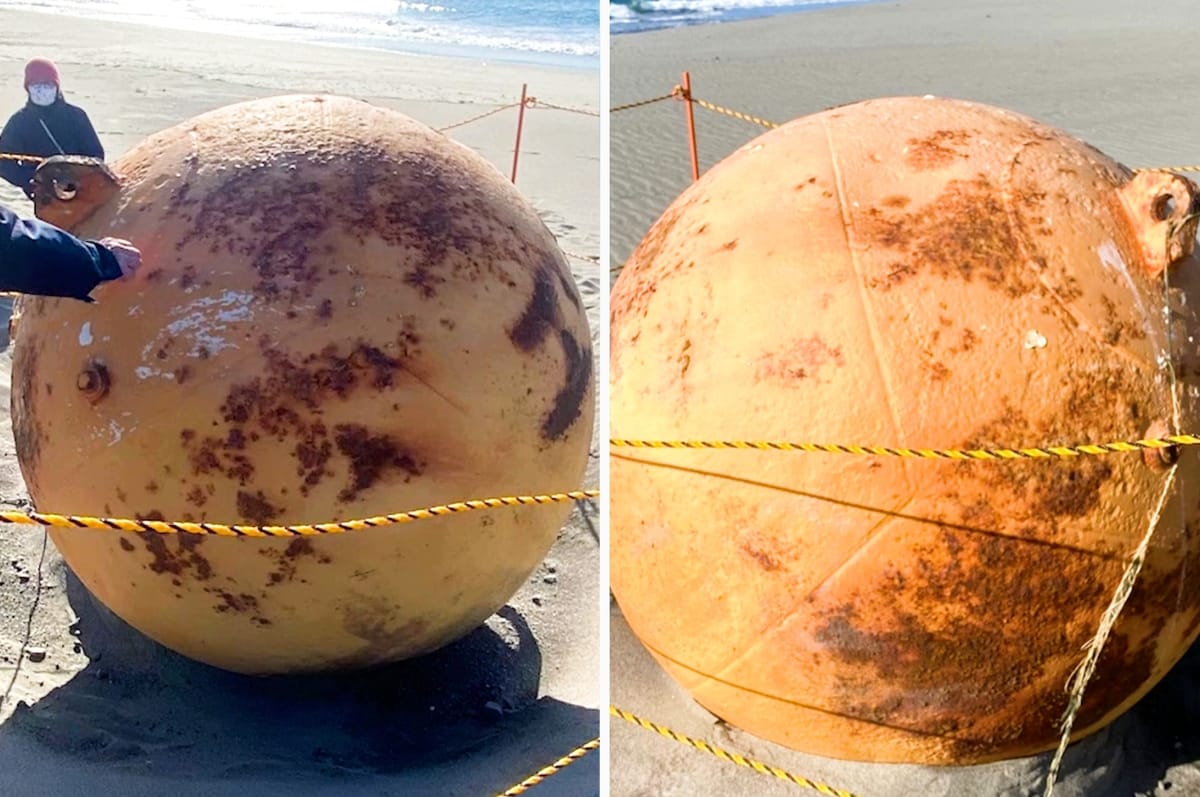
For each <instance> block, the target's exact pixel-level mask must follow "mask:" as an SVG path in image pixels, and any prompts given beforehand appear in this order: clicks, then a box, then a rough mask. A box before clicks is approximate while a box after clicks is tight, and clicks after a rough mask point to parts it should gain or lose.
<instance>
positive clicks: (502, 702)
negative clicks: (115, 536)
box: [0, 571, 599, 797]
mask: <svg viewBox="0 0 1200 797" xmlns="http://www.w3.org/2000/svg"><path fill="white" fill-rule="evenodd" d="M67 598H68V600H69V601H70V603H71V606H72V607H73V609H74V610H75V612H76V614H77V615H78V617H79V620H78V622H77V623H76V624H75V625H74V626H72V634H74V635H75V636H76V637H77V639H78V644H79V645H80V646H81V647H82V649H83V651H84V652H85V653H86V654H87V656H88V658H89V659H90V662H89V664H88V665H87V666H86V667H84V669H83V670H81V671H80V672H79V673H78V674H77V675H75V677H74V678H72V679H71V680H70V681H69V682H68V683H67V684H65V685H64V686H62V687H60V688H58V689H56V690H54V691H53V692H51V693H49V694H48V695H46V697H44V698H43V699H41V700H40V701H38V702H37V703H36V704H35V705H34V706H32V707H29V706H26V705H24V704H22V705H19V706H18V707H17V710H16V711H15V713H14V714H13V716H12V717H11V719H10V720H9V721H8V722H6V723H5V724H4V725H0V769H8V768H10V767H20V768H24V769H25V771H24V772H23V774H22V783H24V784H26V785H27V786H28V787H29V788H31V789H32V790H31V791H30V792H29V793H30V794H48V793H53V792H51V791H46V790H45V789H39V788H38V784H39V775H38V772H37V769H38V766H39V765H40V764H39V765H35V766H30V765H29V762H28V761H27V759H28V758H29V756H28V755H27V753H25V752H22V751H27V750H28V749H29V743H30V742H33V743H35V744H36V746H37V747H38V748H41V749H43V750H45V751H46V752H47V753H49V754H50V755H47V756H44V757H41V756H39V757H38V758H39V759H42V758H44V759H45V760H46V761H48V762H50V763H48V764H46V765H45V766H47V767H49V766H52V765H53V760H52V759H60V760H62V759H66V760H69V761H71V762H73V763H81V764H92V765H102V766H103V768H104V770H105V772H106V774H107V773H111V772H112V771H114V770H117V771H124V772H127V773H128V774H129V776H130V777H131V778H136V779H140V778H141V777H146V776H150V777H155V778H168V779H172V780H174V779H181V780H185V779H189V778H191V777H196V778H201V777H202V778H203V779H204V780H205V781H207V782H210V783H211V781H212V779H214V778H216V779H218V780H223V781H226V782H228V783H229V785H233V783H235V782H237V781H239V780H241V779H245V778H251V779H253V780H254V781H256V782H259V781H261V780H262V779H264V778H271V777H273V776H278V777H279V778H280V783H279V787H280V791H279V793H281V794H289V795H290V794H294V793H295V792H294V790H292V789H290V788H285V786H284V781H295V782H297V783H305V784H308V785H309V786H312V785H313V781H314V780H318V781H322V782H323V783H322V784H321V788H320V789H319V793H324V790H326V789H329V790H333V789H338V790H339V792H340V791H341V789H340V786H350V785H351V781H355V780H364V779H365V780H367V781H369V782H370V783H371V784H373V789H374V790H373V791H372V792H371V793H373V794H413V793H420V794H426V793H428V794H444V795H459V794H461V795H472V797H475V796H477V795H484V794H495V793H497V792H500V791H503V790H504V789H506V788H507V787H509V786H511V785H513V783H515V782H517V781H519V780H521V779H522V778H524V777H526V776H527V775H529V774H531V773H533V772H535V771H537V770H538V769H540V768H541V767H543V766H546V765H547V764H549V763H550V762H552V761H554V760H556V759H558V758H559V757H561V756H562V755H564V754H565V753H567V752H568V751H569V750H571V749H572V748H574V747H576V746H578V745H581V744H583V743H585V742H587V741H588V740H590V739H592V738H595V737H596V736H597V735H598V734H599V717H598V712H597V711H595V710H594V709H588V708H584V707H581V706H576V705H571V704H568V703H564V702H561V701H558V700H554V699H550V698H542V699H539V698H538V686H539V682H540V677H541V670H542V661H541V652H540V650H539V648H538V644H537V642H536V640H535V639H534V637H533V635H532V633H531V631H530V629H529V626H528V625H527V624H526V621H525V618H524V617H522V616H521V614H520V613H518V612H517V611H516V610H515V609H513V608H512V607H509V606H506V607H504V608H503V609H501V610H500V612H499V613H498V614H496V615H494V616H493V617H492V618H490V619H489V620H488V623H487V624H486V625H484V626H481V627H480V628H478V629H476V630H475V631H473V632H472V633H471V634H469V635H468V636H467V637H465V638H464V639H462V640H460V641H458V642H456V643H454V644H452V645H450V646H448V647H446V648H444V649H442V650H439V651H437V652H434V653H432V654H429V655H427V656H424V657H421V658H419V659H414V660H411V661H406V662H401V663H399V664H394V665H388V666H386V667H380V668H377V669H374V670H369V671H361V672H355V673H348V674H345V673H344V674H338V675H322V676H286V677H285V676H277V677H251V676H242V675H236V674H233V673H229V672H225V671H222V670H218V669H215V668H212V667H209V666H207V665H204V664H200V663H197V662H194V661H192V660H190V659H187V658H184V657H183V656H180V655H178V654H175V653H173V652H171V651H169V650H167V649H166V648H164V647H162V646H160V645H158V644H157V643H155V642H153V641H152V640H150V639H149V638H147V637H145V636H143V635H142V634H141V633H140V632H138V631H136V630H134V629H133V628H132V627H130V626H129V625H128V624H126V623H125V622H124V621H122V620H121V619H120V618H118V617H117V616H115V615H114V614H112V613H111V612H110V611H109V610H108V609H106V608H105V607H104V606H103V605H101V604H100V603H99V602H98V601H96V600H95V599H94V598H93V597H92V596H91V595H90V593H88V591H87V590H86V588H84V587H83V586H82V585H81V583H80V582H79V580H78V579H77V578H75V576H74V574H72V573H70V572H69V571H68V574H67ZM6 748H8V752H6ZM588 758H596V755H595V754H593V755H591V756H589V757H588ZM577 766H578V769H579V771H578V772H572V773H570V775H571V777H567V774H566V773H564V774H563V775H562V776H559V777H561V778H562V783H561V786H567V785H568V784H573V785H572V787H571V789H570V790H569V791H561V790H559V789H557V788H547V789H545V791H544V794H546V795H553V794H556V793H557V794H580V795H583V794H591V793H597V792H598V786H597V785H596V778H597V776H598V774H597V773H598V768H597V767H598V764H597V763H596V762H594V761H590V762H588V763H587V765H584V764H583V763H582V762H581V764H580V765H577ZM575 768H576V767H575V766H573V767H571V769H575ZM589 773H590V774H589ZM587 777H590V778H591V780H590V781H589V780H587ZM557 779H558V778H555V780H557ZM48 782H49V780H48V781H47V783H48ZM550 785H551V783H547V786H550ZM81 788H83V787H82V786H81ZM131 791H132V790H131ZM356 791H357V790H356ZM79 793H81V794H82V793H84V792H83V791H80V792H79ZM139 793H140V792H139ZM253 793H256V794H257V793H259V792H258V791H254V792H253ZM272 793H274V792H273V791H272ZM306 793H307V792H306Z"/></svg>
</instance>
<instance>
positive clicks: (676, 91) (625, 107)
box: [608, 86, 683, 113]
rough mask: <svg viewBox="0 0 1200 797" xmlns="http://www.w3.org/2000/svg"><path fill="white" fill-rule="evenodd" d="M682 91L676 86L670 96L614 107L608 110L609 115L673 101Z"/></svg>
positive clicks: (664, 95) (665, 95) (663, 95)
mask: <svg viewBox="0 0 1200 797" xmlns="http://www.w3.org/2000/svg"><path fill="white" fill-rule="evenodd" d="M682 91H683V89H681V88H680V87H679V86H676V87H675V88H674V89H672V90H671V93H670V94H662V95H659V96H657V97H651V98H650V99H648V100H638V101H637V102H627V103H625V104H624V105H614V106H613V107H611V108H609V109H608V112H609V113H620V112H621V111H628V110H630V109H633V108H641V107H642V106H644V105H653V104H654V103H656V102H662V101H663V100H672V99H675V98H676V97H678V96H679V95H680V93H681V92H682Z"/></svg>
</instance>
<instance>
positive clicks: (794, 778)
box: [608, 706, 854, 797]
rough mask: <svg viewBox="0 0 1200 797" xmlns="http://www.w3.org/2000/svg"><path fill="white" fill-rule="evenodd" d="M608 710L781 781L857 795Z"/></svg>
mask: <svg viewBox="0 0 1200 797" xmlns="http://www.w3.org/2000/svg"><path fill="white" fill-rule="evenodd" d="M608 711H609V713H610V714H612V715H613V716H614V717H620V718H621V719H623V720H625V721H626V722H628V723H631V724H633V725H637V726H638V727H639V728H645V729H646V730H648V731H654V732H655V733H657V734H658V735H659V736H664V737H666V738H668V739H672V740H674V741H676V742H679V743H681V744H685V745H687V746H688V747H692V748H694V749H696V750H699V751H701V752H703V753H708V754H709V755H713V756H716V757H717V758H719V759H721V760H722V761H728V762H729V763H731V764H737V765H738V766H740V767H746V768H747V769H753V770H754V771H755V772H757V773H759V774H760V775H771V776H773V777H776V778H779V779H780V780H784V781H787V782H788V783H792V784H795V785H796V786H800V787H802V788H805V789H812V790H813V791H817V792H820V793H821V794H824V795H827V797H854V795H853V794H851V793H850V792H848V791H844V790H842V789H835V788H834V787H832V786H826V785H825V784H824V783H817V782H816V781H813V780H809V779H808V778H805V777H801V776H800V775H793V774H792V773H791V772H788V771H787V770H785V769H780V768H779V767H773V766H771V765H770V764H764V763H763V762H761V761H755V760H754V759H752V758H746V757H745V756H743V755H739V754H738V753H730V752H729V751H727V750H723V749H721V748H720V747H717V746H716V745H713V744H709V743H708V742H706V741H704V740H703V739H694V738H692V737H691V736H686V735H684V734H682V733H679V732H678V731H673V730H671V729H670V728H668V727H666V726H665V725H659V724H658V723H657V722H651V721H650V720H648V719H643V718H641V717H639V716H638V715H637V714H634V713H632V712H629V711H625V710H624V709H620V708H617V707H616V706H609V707H608Z"/></svg>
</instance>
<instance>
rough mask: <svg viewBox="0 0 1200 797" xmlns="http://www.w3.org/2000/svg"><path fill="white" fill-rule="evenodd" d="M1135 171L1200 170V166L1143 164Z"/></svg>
mask: <svg viewBox="0 0 1200 797" xmlns="http://www.w3.org/2000/svg"><path fill="white" fill-rule="evenodd" d="M1134 171H1135V172H1200V166H1143V167H1141V168H1139V169H1134Z"/></svg>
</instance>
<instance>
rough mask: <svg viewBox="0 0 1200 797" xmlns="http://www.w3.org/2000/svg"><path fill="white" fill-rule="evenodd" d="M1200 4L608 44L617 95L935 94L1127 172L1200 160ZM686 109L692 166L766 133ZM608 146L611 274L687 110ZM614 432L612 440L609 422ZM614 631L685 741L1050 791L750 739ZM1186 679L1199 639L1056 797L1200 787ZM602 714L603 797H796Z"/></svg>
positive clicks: (627, 663)
mask: <svg viewBox="0 0 1200 797" xmlns="http://www.w3.org/2000/svg"><path fill="white" fill-rule="evenodd" d="M1194 13H1195V9H1194V7H1193V6H1192V5H1191V4H1190V3H1187V2H1184V1H1183V0H1176V1H1175V2H1168V3H1161V4H1155V6H1154V7H1153V10H1149V9H1148V8H1139V7H1138V6H1137V5H1136V4H1128V3H1123V2H1120V1H1119V0H1095V1H1093V0H1088V1H1087V2H1084V0H1066V2H1061V3H1054V4H1041V3H1036V2H1032V0H1014V1H1013V2H1001V1H1000V0H962V1H961V2H960V1H959V0H900V1H899V2H881V3H867V4H861V5H853V6H846V7H834V8H825V9H819V10H814V11H810V12H804V13H797V14H791V15H786V16H780V17H774V18H771V19H763V20H753V21H746V22H736V23H728V24H722V25H709V26H697V27H691V28H684V29H677V30H670V31H655V32H650V33H639V34H631V35H624V36H616V37H614V38H613V41H612V60H611V77H612V84H611V102H612V104H613V105H614V106H615V105H620V104H624V103H631V102H635V101H638V100H642V99H646V98H650V97H654V96H657V95H660V94H663V93H665V92H669V91H670V90H671V88H672V86H674V85H676V84H677V83H679V81H680V73H681V72H682V71H684V70H690V72H691V76H692V81H693V95H694V96H695V97H697V98H700V99H704V100H707V101H709V102H712V103H715V104H717V105H721V106H726V107H729V108H733V109H736V110H738V111H741V112H744V113H747V114H752V115H756V116H760V117H764V118H766V119H768V120H771V121H774V122H785V121H788V120H790V119H793V118H795V117H798V116H802V115H806V114H809V113H814V112H817V111H820V110H823V109H825V108H828V107H831V106H835V105H841V104H845V103H850V102H854V101H857V100H862V99H868V98H872V97H881V96H897V95H903V96H912V95H918V96H919V95H925V94H934V95H939V96H945V97H954V98H960V99H967V100H975V101H979V102H984V103H989V104H993V105H998V106H1001V107H1006V108H1010V109H1013V110H1016V111H1019V112H1022V113H1025V114H1028V115H1030V116H1032V117H1034V118H1036V119H1039V120H1041V121H1044V122H1047V123H1049V124H1052V125H1055V126H1057V127H1059V128H1062V129H1064V130H1066V131H1067V132H1069V133H1071V134H1073V135H1075V136H1078V137H1080V138H1082V139H1083V140H1085V141H1087V142H1088V143H1090V144H1092V145H1094V146H1096V147H1098V148H1099V149H1100V150H1102V151H1104V152H1105V153H1107V154H1108V155H1110V156H1112V157H1114V158H1116V159H1117V160H1119V161H1121V162H1123V163H1125V164H1126V165H1128V166H1131V167H1150V166H1172V165H1186V164H1195V163H1198V162H1200V137H1198V136H1197V134H1196V131H1197V130H1200V105H1198V104H1197V103H1196V102H1195V98H1194V90H1193V88H1192V86H1191V82H1192V78H1191V76H1193V75H1195V74H1196V73H1197V72H1198V71H1200V51H1197V49H1196V48H1195V46H1194V44H1195V37H1194V36H1193V35H1189V33H1188V32H1190V31H1194V30H1195V22H1194ZM1168 53H1169V55H1168ZM1156 54H1157V55H1159V56H1160V57H1155V56H1156ZM695 112H696V124H697V129H698V140H699V155H700V162H701V168H702V169H707V168H709V167H711V166H712V165H713V164H715V163H716V162H718V161H719V160H721V159H722V158H723V157H724V156H726V155H727V154H729V153H730V152H731V151H732V150H733V149H734V148H736V147H738V146H740V145H742V144H744V143H746V142H747V141H749V140H750V139H752V138H753V137H755V136H756V135H758V134H759V133H760V132H762V131H761V128H757V127H755V126H754V125H752V124H748V123H746V122H744V121H739V120H736V119H732V118H728V117H725V116H719V115H716V114H714V113H711V112H709V111H706V110H704V109H702V108H696V111H695ZM610 143H611V162H612V167H611V187H610V190H611V196H612V208H611V214H612V215H611V241H612V249H611V254H610V266H612V267H613V268H614V269H615V268H618V267H619V266H620V264H621V263H622V262H623V261H624V260H625V259H626V258H627V257H628V256H629V254H630V253H631V252H632V251H633V249H634V247H635V246H636V245H637V243H638V242H639V241H640V240H641V238H642V236H643V235H644V234H645V232H646V231H647V230H648V228H649V227H650V226H651V225H652V224H653V223H654V221H655V220H656V219H657V218H658V217H659V215H660V214H661V213H662V211H663V210H664V209H665V208H666V207H667V205H668V204H669V203H670V202H671V201H672V200H673V199H674V198H675V197H676V196H677V195H678V194H679V192H680V191H682V190H683V189H684V188H685V187H686V186H687V184H688V182H689V180H690V166H689V159H688V151H687V145H686V135H685V123H684V113H683V108H682V106H681V105H680V104H679V103H677V102H673V101H668V102H660V103H657V104H654V105H651V106H648V107H642V108H637V109H633V110H628V111H623V112H621V113H618V114H614V115H613V117H612V119H611V142H610ZM1193 179H1194V175H1193ZM614 276H615V275H614ZM612 431H613V434H614V435H620V429H619V419H617V418H614V419H613V430H612ZM839 442H841V441H839ZM617 500H619V497H618V498H617ZM611 620H612V630H611V645H612V672H611V685H612V696H611V698H612V702H613V703H614V704H615V705H617V706H619V707H621V708H623V709H626V710H628V711H632V712H634V713H635V714H638V715H641V716H643V717H645V718H647V719H650V720H653V721H656V722H659V723H662V724H664V725H666V726H668V727H670V728H672V729H674V730H676V731H678V732H680V733H683V734H688V735H691V736H693V737H698V738H701V739H706V740H709V741H711V742H713V743H715V744H717V745H719V746H721V747H724V748H725V749H727V750H730V751H734V752H739V753H743V754H745V755H747V756H749V757H753V758H757V759H759V760H762V761H765V762H767V763H769V764H773V765H775V766H778V767H781V768H783V769H785V770H788V771H790V772H793V773H795V774H797V775H800V776H803V777H806V778H811V779H812V780H815V781H818V782H822V783H825V784H828V785H830V786H832V787H835V788H838V789H845V790H847V791H849V792H852V793H853V794H855V795H859V796H860V797H892V796H897V797H898V796H899V795H912V794H921V795H937V796H940V795H946V796H947V797H949V796H950V795H955V797H974V796H976V795H978V797H984V796H985V795H987V796H989V797H991V796H994V795H1005V796H1006V797H1018V796H1021V797H1023V796H1024V795H1034V794H1041V793H1042V792H1041V790H1042V784H1043V778H1044V774H1045V771H1046V767H1047V765H1048V763H1049V759H1050V756H1049V755H1048V754H1047V755H1043V756H1036V757H1031V758H1024V759H1019V760H1013V761H1007V762H1003V763H998V764H990V765H984V766H978V767H971V768H932V767H920V766H887V765H865V764H855V763H849V762H842V761H833V760H829V759H823V758H818V757H815V756H809V755H804V754H800V753H797V752H794V751H791V750H788V749H786V748H783V747H781V746H778V745H774V744H770V743H767V742H764V741H762V740H759V739H757V738H755V737H753V736H751V735H750V734H747V733H745V732H742V731H739V730H737V729H735V728H732V727H730V726H728V725H726V724H725V723H723V722H721V721H720V720H718V719H717V718H715V717H713V716H711V715H710V714H708V713H707V712H705V711H704V710H703V709H701V708H700V707H699V706H698V705H697V704H696V703H694V702H693V701H692V700H691V699H690V698H689V697H688V695H687V694H686V693H685V692H684V691H683V690H682V689H681V688H679V687H678V686H677V685H676V684H675V683H674V682H673V681H672V680H671V679H670V678H668V677H667V676H666V675H665V673H664V672H663V671H662V670H661V669H660V668H659V667H658V666H657V665H656V664H655V663H654V661H653V660H652V659H651V657H650V656H649V654H647V653H646V651H645V650H644V649H643V648H642V646H641V645H640V644H639V643H638V642H637V640H636V638H635V637H634V636H633V634H632V632H631V631H630V629H629V627H628V625H627V624H626V623H625V621H624V620H623V618H622V616H621V613H620V609H619V607H618V606H617V605H616V603H615V602H614V603H613V605H612V613H611ZM1198 686H1200V651H1198V650H1196V649H1195V648H1194V649H1193V650H1192V651H1191V652H1190V653H1189V654H1188V655H1187V656H1185V658H1184V659H1183V660H1182V661H1181V662H1180V663H1179V664H1178V665H1177V666H1176V667H1175V669H1174V670H1173V671H1172V673H1171V674H1170V675H1169V676H1168V677H1167V678H1166V679H1165V680H1164V681H1163V682H1161V683H1160V684H1159V686H1158V687H1157V688H1156V689H1155V690H1153V691H1152V692H1151V693H1150V694H1149V695H1148V696H1147V697H1145V698H1144V699H1143V700H1142V701H1141V702H1140V703H1139V704H1138V705H1137V706H1136V707H1135V708H1134V709H1133V710H1131V711H1129V712H1128V713H1126V714H1125V715H1124V716H1122V717H1121V718H1120V719H1118V720H1117V721H1116V722H1114V723H1113V724H1111V725H1109V726H1108V727H1107V728H1106V729H1104V730H1103V731H1101V732H1100V733H1098V734H1095V735H1093V736H1091V737H1089V738H1087V739H1085V740H1083V741H1081V742H1079V743H1077V744H1075V745H1073V746H1072V747H1071V748H1070V749H1069V751H1068V754H1067V757H1066V761H1065V765H1064V770H1063V774H1062V776H1061V777H1060V780H1059V787H1058V788H1057V789H1056V790H1055V794H1056V795H1067V796H1070V797H1076V796H1082V795H1113V797H1117V796H1123V797H1127V796H1129V795H1174V794H1200V733H1197V732H1196V730H1195V723H1194V721H1193V718H1194V716H1195V711H1196V708H1197V703H1196V697H1195V695H1196V694H1197V693H1198V690H1197V688H1198ZM612 723H613V725H612V736H611V739H612V741H611V745H610V747H611V749H610V755H611V757H612V760H613V761H614V762H618V763H616V764H615V765H614V766H613V769H612V792H611V793H612V794H613V795H614V797H631V796H632V795H647V796H648V795H691V794H700V793H707V794H725V795H776V794H778V795H784V794H791V793H793V792H795V791H796V787H795V786H794V785H791V784H789V783H786V782H783V781H781V780H777V779H775V778H773V777H770V776H764V775H759V774H756V773H754V772H753V771H751V770H748V769H745V768H741V767H737V766H734V765H732V764H729V763H727V762H723V761H720V760H718V759H717V758H714V757H712V756H709V755H706V754H704V753H701V752H697V751H695V750H692V749H689V748H687V747H685V746H683V745H681V744H678V743H677V742H674V741H670V740H668V739H664V738H662V737H660V736H658V735H656V734H653V733H648V732H646V731H645V730H641V729H639V728H636V727H634V726H632V725H629V724H627V723H624V722H621V721H620V720H617V719H613V720H612Z"/></svg>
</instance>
